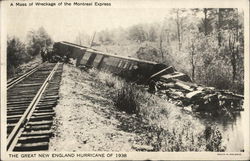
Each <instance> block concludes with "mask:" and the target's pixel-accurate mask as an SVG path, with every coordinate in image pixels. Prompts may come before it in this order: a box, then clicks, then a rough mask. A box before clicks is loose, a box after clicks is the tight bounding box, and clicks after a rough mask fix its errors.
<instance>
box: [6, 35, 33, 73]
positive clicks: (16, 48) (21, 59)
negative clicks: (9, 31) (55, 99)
mask: <svg viewBox="0 0 250 161" xmlns="http://www.w3.org/2000/svg"><path fill="white" fill-rule="evenodd" d="M30 59H31V56H30V55H28V54H27V52H26V46H25V44H24V43H23V42H21V41H20V40H19V39H18V38H16V37H12V38H10V37H8V41H7V76H8V77H10V76H12V75H13V74H15V72H16V70H15V69H16V68H17V67H18V66H19V65H20V64H22V63H25V62H27V61H29V60H30Z"/></svg>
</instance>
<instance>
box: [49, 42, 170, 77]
mask: <svg viewBox="0 0 250 161" xmlns="http://www.w3.org/2000/svg"><path fill="white" fill-rule="evenodd" d="M53 51H54V54H55V55H58V56H60V57H67V59H75V60H76V66H78V67H80V68H81V67H95V68H97V69H102V70H108V71H110V72H112V73H115V74H120V75H127V76H129V75H130V77H131V78H132V77H134V76H135V75H136V77H137V78H138V77H141V80H146V78H149V77H150V76H151V75H152V74H154V73H156V72H158V71H160V70H162V69H164V68H166V65H163V64H157V63H156V62H152V61H145V60H140V59H136V58H132V57H124V56H120V55H115V54H109V53H104V52H101V51H98V50H95V49H92V48H88V47H86V46H81V45H76V44H72V43H69V42H65V41H62V42H57V43H55V44H54V47H53Z"/></svg>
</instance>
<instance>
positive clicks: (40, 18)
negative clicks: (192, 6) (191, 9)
mask: <svg viewBox="0 0 250 161" xmlns="http://www.w3.org/2000/svg"><path fill="white" fill-rule="evenodd" d="M167 12H168V10H166V9H138V8H137V9H115V8H114V9H105V8H103V9H96V8H84V9H74V11H73V10H72V9H29V10H27V9H26V10H24V9H12V10H9V11H8V19H7V21H8V23H7V24H8V26H7V31H8V32H7V33H8V34H9V35H15V36H18V37H20V38H21V39H23V38H24V37H25V36H26V33H27V31H29V30H31V29H37V28H39V27H40V26H43V27H44V28H45V29H46V31H47V32H48V33H49V34H50V35H51V36H52V38H53V39H54V40H55V41H59V40H71V39H72V38H73V40H74V39H75V36H76V34H78V33H79V32H82V31H84V32H86V33H88V34H90V35H92V34H93V32H94V31H100V30H103V29H106V28H107V29H112V28H116V27H120V26H121V27H128V26H130V25H133V24H137V23H150V22H155V21H158V22H161V21H163V19H164V17H165V16H166V15H167Z"/></svg>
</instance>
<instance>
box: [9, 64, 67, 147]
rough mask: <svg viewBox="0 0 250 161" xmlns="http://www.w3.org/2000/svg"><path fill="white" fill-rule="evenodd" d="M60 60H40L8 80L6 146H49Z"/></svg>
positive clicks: (57, 90) (60, 69)
mask: <svg viewBox="0 0 250 161" xmlns="http://www.w3.org/2000/svg"><path fill="white" fill-rule="evenodd" d="M62 67H63V64H62V63H43V64H41V65H39V66H37V67H36V68H34V69H32V70H30V71H29V72H27V73H26V74H24V75H22V76H20V77H19V78H16V79H14V80H12V81H10V82H8V84H7V150H8V151H36V150H48V144H49V139H50V137H51V136H52V132H51V125H52V122H53V116H54V115H55V113H54V110H53V107H54V106H55V105H56V104H57V99H58V92H59V87H60V81H61V75H62Z"/></svg>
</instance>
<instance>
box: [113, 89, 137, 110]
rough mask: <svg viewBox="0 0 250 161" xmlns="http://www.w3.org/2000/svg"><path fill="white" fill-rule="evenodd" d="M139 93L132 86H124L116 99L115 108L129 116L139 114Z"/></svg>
mask: <svg viewBox="0 0 250 161" xmlns="http://www.w3.org/2000/svg"><path fill="white" fill-rule="evenodd" d="M139 97H140V96H139V92H137V89H135V87H133V86H131V85H128V84H126V85H124V86H123V87H122V88H121V89H120V90H119V91H118V93H117V95H116V96H115V97H114V104H115V107H116V108H117V109H119V110H121V111H125V112H126V113H128V114H139V112H140V103H139Z"/></svg>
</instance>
